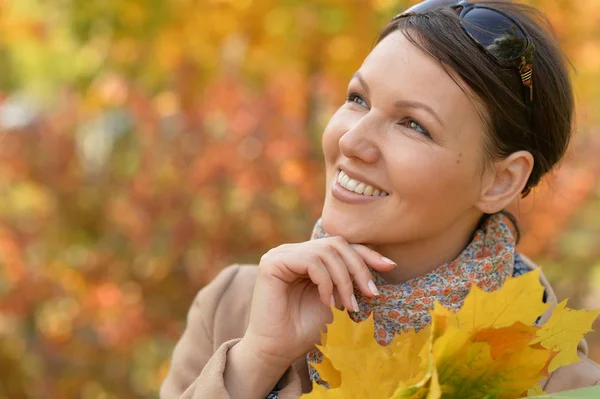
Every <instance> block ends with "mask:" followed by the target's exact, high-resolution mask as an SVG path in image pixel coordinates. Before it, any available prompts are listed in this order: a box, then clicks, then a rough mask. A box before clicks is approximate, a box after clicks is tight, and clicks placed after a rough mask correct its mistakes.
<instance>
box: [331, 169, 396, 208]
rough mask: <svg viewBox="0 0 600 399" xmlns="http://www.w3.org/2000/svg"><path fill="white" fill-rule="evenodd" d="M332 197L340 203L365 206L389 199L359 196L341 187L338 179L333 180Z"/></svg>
mask: <svg viewBox="0 0 600 399" xmlns="http://www.w3.org/2000/svg"><path fill="white" fill-rule="evenodd" d="M331 195H333V197H334V198H336V199H337V200H339V201H342V202H345V203H348V204H365V203H370V202H373V201H377V200H381V199H385V198H387V197H389V195H386V196H371V195H363V194H357V193H355V192H353V191H350V190H347V189H345V188H344V187H342V186H341V185H340V183H339V182H338V179H337V175H336V177H335V178H334V179H333V184H332V185H331Z"/></svg>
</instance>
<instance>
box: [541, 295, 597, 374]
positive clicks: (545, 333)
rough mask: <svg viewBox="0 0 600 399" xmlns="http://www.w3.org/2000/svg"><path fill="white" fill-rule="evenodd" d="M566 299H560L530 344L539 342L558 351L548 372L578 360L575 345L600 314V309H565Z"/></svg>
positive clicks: (590, 328) (589, 329) (590, 329)
mask: <svg viewBox="0 0 600 399" xmlns="http://www.w3.org/2000/svg"><path fill="white" fill-rule="evenodd" d="M566 305H567V300H564V301H562V302H561V303H559V304H558V305H556V308H554V311H553V312H552V316H550V319H549V320H548V321H547V322H546V323H545V324H544V325H543V326H542V327H541V328H540V329H539V330H538V331H537V336H538V337H537V338H536V339H534V340H533V341H531V344H535V343H540V344H541V345H542V346H543V347H544V348H548V349H551V350H553V351H556V352H558V354H557V355H556V357H555V358H554V359H553V360H552V362H551V363H550V366H549V368H548V370H549V371H550V372H552V371H554V370H556V369H557V368H559V367H562V366H566V365H568V364H573V363H577V362H580V361H581V359H580V358H579V356H578V355H577V345H578V344H579V341H580V340H581V339H582V338H583V337H584V335H585V334H586V333H587V332H589V331H592V323H593V322H594V320H596V317H598V314H600V309H597V310H593V311H587V310H573V309H566V308H565V307H566Z"/></svg>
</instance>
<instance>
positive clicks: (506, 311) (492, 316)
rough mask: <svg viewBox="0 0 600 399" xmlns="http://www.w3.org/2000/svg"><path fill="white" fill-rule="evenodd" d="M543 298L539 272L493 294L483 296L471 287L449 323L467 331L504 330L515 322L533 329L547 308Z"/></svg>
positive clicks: (509, 282) (511, 281)
mask: <svg viewBox="0 0 600 399" xmlns="http://www.w3.org/2000/svg"><path fill="white" fill-rule="evenodd" d="M543 295H544V286H543V285H542V284H541V283H540V271H539V269H536V270H533V271H531V272H529V273H525V274H524V275H522V276H519V277H515V278H508V279H506V281H505V282H504V285H503V286H502V288H500V289H499V290H497V291H494V292H485V291H483V290H481V289H480V288H479V287H477V286H476V285H473V287H472V288H471V291H470V292H469V295H468V296H467V297H466V299H465V302H464V304H463V306H462V308H461V310H460V312H457V313H456V314H455V316H454V318H450V319H449V322H454V323H455V324H456V326H457V327H458V328H460V329H463V330H465V329H466V330H469V331H471V330H474V329H478V328H488V327H506V326H510V325H511V324H513V323H514V322H517V321H519V322H521V323H523V324H526V325H533V324H534V323H535V321H536V320H537V319H538V317H540V316H541V315H542V314H544V312H545V311H546V310H547V309H548V308H549V307H550V304H546V303H544V302H543V301H542V298H543Z"/></svg>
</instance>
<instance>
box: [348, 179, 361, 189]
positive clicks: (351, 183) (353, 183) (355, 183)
mask: <svg viewBox="0 0 600 399" xmlns="http://www.w3.org/2000/svg"><path fill="white" fill-rule="evenodd" d="M356 186H358V181H357V180H354V179H350V181H349V182H348V183H346V188H347V189H348V190H350V191H354V189H355V188H356Z"/></svg>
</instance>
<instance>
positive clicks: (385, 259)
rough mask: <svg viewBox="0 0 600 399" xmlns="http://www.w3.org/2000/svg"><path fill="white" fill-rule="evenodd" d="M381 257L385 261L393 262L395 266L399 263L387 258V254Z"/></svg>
mask: <svg viewBox="0 0 600 399" xmlns="http://www.w3.org/2000/svg"><path fill="white" fill-rule="evenodd" d="M381 259H382V260H383V261H384V262H386V263H389V264H391V265H394V266H398V264H396V262H394V261H393V260H391V259H390V258H386V257H385V256H382V257H381Z"/></svg>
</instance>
